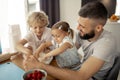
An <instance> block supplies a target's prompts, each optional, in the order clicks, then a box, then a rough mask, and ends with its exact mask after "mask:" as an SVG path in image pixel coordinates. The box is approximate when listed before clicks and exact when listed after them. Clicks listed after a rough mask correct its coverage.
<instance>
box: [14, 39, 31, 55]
mask: <svg viewBox="0 0 120 80" xmlns="http://www.w3.org/2000/svg"><path fill="white" fill-rule="evenodd" d="M26 43H27V40H25V39H22V40H20V41H19V42H18V43H17V45H16V49H17V50H18V51H20V52H22V53H25V54H32V50H31V49H28V48H27V47H24V45H25V44H26Z"/></svg>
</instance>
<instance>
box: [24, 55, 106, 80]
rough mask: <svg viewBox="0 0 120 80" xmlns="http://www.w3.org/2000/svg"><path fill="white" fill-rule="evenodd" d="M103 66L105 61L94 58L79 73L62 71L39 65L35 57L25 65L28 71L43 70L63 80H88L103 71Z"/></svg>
mask: <svg viewBox="0 0 120 80" xmlns="http://www.w3.org/2000/svg"><path fill="white" fill-rule="evenodd" d="M33 62H34V64H33ZM103 64H104V61H102V60H100V59H98V58H95V57H93V56H91V57H90V58H88V59H87V60H86V61H85V62H84V64H83V65H82V66H81V68H80V69H79V70H78V71H73V70H68V69H61V68H57V67H53V66H50V65H46V64H43V63H39V62H38V61H37V60H36V59H35V58H34V57H33V56H31V58H29V59H27V60H26V61H25V63H24V65H25V69H26V70H29V69H32V68H41V69H44V70H46V71H47V73H48V74H50V75H52V76H53V77H55V78H57V79H61V80H88V79H90V78H91V77H92V76H93V75H94V74H95V73H96V72H98V71H99V70H100V69H101V67H102V66H103Z"/></svg>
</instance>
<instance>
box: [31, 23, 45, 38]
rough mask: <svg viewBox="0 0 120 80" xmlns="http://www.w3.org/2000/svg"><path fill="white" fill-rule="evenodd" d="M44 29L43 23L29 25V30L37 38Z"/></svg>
mask: <svg viewBox="0 0 120 80" xmlns="http://www.w3.org/2000/svg"><path fill="white" fill-rule="evenodd" d="M44 29H45V26H44V25H43V24H42V25H36V26H33V27H31V30H32V31H33V32H34V33H35V34H36V35H37V37H38V38H41V36H42V34H43V32H44Z"/></svg>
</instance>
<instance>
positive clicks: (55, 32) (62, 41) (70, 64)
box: [36, 21, 81, 70]
mask: <svg viewBox="0 0 120 80" xmlns="http://www.w3.org/2000/svg"><path fill="white" fill-rule="evenodd" d="M51 33H52V37H53V40H52V41H51V42H48V41H47V42H45V43H42V44H41V46H40V47H39V51H38V53H36V54H37V56H38V55H39V53H40V52H42V51H43V50H44V48H46V47H49V46H54V47H55V49H54V50H52V51H50V52H49V53H46V54H45V55H44V57H43V58H42V59H41V60H45V59H47V58H49V57H53V56H55V59H56V61H57V64H58V66H59V67H61V68H69V69H73V70H78V69H79V68H80V64H81V62H80V57H79V54H78V52H77V48H76V47H75V45H74V43H73V41H72V37H73V30H72V29H70V27H69V24H68V23H67V22H64V21H60V22H58V23H56V24H54V25H53V26H52V29H51ZM70 35H71V36H70Z"/></svg>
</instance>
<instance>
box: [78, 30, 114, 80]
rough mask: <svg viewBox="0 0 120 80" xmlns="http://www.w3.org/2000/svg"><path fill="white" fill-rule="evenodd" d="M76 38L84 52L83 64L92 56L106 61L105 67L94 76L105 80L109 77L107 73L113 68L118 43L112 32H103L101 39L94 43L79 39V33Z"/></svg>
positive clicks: (99, 79)
mask: <svg viewBox="0 0 120 80" xmlns="http://www.w3.org/2000/svg"><path fill="white" fill-rule="evenodd" d="M76 38H77V39H76V43H77V44H79V45H80V46H81V47H82V50H83V52H84V58H83V63H84V61H86V60H87V59H88V58H89V57H90V56H94V57H96V58H99V59H101V60H103V61H105V64H104V65H103V67H102V68H101V69H100V70H99V72H97V73H96V74H95V75H94V77H95V78H96V79H98V80H103V79H104V78H105V76H106V75H107V72H108V71H109V70H110V68H111V67H112V65H113V63H114V59H115V56H116V41H115V38H114V36H113V35H112V34H111V33H110V32H108V31H106V30H103V32H102V34H101V35H100V37H99V39H98V40H97V41H94V42H89V41H88V40H82V39H81V38H80V37H79V33H78V34H77V36H76Z"/></svg>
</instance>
